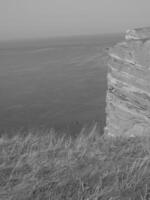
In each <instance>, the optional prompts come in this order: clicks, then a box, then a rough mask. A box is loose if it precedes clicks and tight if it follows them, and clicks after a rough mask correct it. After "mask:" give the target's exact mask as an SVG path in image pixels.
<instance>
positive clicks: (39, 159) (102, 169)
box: [0, 127, 150, 200]
mask: <svg viewBox="0 0 150 200" xmlns="http://www.w3.org/2000/svg"><path fill="white" fill-rule="evenodd" d="M41 134H42V133H41ZM119 199H120V200H127V199H130V200H132V199H133V200H138V199H140V200H148V199H150V138H128V139H127V138H126V139H125V138H115V139H113V138H107V137H105V136H100V135H99V133H97V131H96V129H95V127H94V128H93V130H91V132H90V133H89V134H85V133H84V131H83V132H82V133H81V134H80V135H79V136H78V137H77V138H75V139H72V138H69V137H65V136H63V137H61V138H60V137H57V136H56V135H55V133H54V132H53V131H50V132H49V134H44V135H43V136H42V135H41V136H35V135H32V134H29V135H28V136H26V137H20V136H15V137H13V138H12V139H8V138H6V137H2V138H1V139H0V200H119Z"/></svg>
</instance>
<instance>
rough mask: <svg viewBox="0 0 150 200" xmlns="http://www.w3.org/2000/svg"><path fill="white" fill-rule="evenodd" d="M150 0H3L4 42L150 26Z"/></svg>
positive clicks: (0, 0) (0, 12)
mask: <svg viewBox="0 0 150 200" xmlns="http://www.w3.org/2000/svg"><path fill="white" fill-rule="evenodd" d="M149 7H150V2H149V1H148V0H143V1H140V0H126V1H124V0H115V1H114V0H93V1H90V0H76V1H73V0H61V1H58V0H22V1H20V0H11V1H8V0H0V30H1V32H0V41H2V40H16V39H32V38H49V37H66V36H78V35H97V34H105V33H120V32H125V30H126V29H130V28H135V27H145V26H149V25H150V23H149V18H150V12H149Z"/></svg>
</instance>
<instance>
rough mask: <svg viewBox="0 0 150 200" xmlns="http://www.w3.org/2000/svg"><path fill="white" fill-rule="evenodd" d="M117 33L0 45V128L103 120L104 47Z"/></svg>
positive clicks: (72, 125)
mask: <svg viewBox="0 0 150 200" xmlns="http://www.w3.org/2000/svg"><path fill="white" fill-rule="evenodd" d="M121 40H122V36H121V35H105V36H104V35H103V36H102V35H101V36H81V37H68V38H53V39H52V38H51V39H46V40H33V41H32V40H30V41H19V42H15V41H11V42H5V43H1V45H0V132H1V133H3V132H4V131H8V132H11V131H13V130H16V129H30V128H50V127H54V128H56V129H57V130H61V129H63V130H65V129H66V130H68V131H71V132H72V131H73V130H74V131H76V128H78V127H82V125H84V124H86V123H88V122H91V121H94V120H96V121H98V122H99V124H100V127H101V129H103V126H104V122H105V95H106V89H107V82H106V74H107V66H106V58H107V53H106V49H107V48H108V47H110V46H112V45H114V44H115V43H117V42H118V41H121Z"/></svg>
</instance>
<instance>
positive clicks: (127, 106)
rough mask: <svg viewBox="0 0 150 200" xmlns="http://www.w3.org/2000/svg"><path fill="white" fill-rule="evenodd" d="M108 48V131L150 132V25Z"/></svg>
mask: <svg viewBox="0 0 150 200" xmlns="http://www.w3.org/2000/svg"><path fill="white" fill-rule="evenodd" d="M125 39H126V40H125V41H124V42H122V43H119V44H117V45H116V46H114V47H113V48H111V49H110V50H109V60H108V75H107V80H108V91H107V97H106V116H107V117H106V127H105V134H107V135H112V136H127V137H128V136H137V135H138V136H145V135H150V27H149V28H141V29H134V30H128V31H127V32H126V36H125Z"/></svg>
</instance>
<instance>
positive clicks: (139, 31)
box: [125, 27, 150, 40]
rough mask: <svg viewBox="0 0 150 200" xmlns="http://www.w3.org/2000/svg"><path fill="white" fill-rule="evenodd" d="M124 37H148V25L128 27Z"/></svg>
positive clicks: (141, 38) (133, 38)
mask: <svg viewBox="0 0 150 200" xmlns="http://www.w3.org/2000/svg"><path fill="white" fill-rule="evenodd" d="M125 38H126V40H143V39H150V27H144V28H136V29H132V30H130V29H129V30H127V31H126V35H125Z"/></svg>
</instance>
